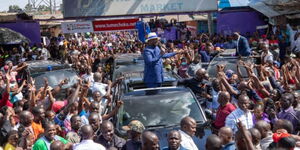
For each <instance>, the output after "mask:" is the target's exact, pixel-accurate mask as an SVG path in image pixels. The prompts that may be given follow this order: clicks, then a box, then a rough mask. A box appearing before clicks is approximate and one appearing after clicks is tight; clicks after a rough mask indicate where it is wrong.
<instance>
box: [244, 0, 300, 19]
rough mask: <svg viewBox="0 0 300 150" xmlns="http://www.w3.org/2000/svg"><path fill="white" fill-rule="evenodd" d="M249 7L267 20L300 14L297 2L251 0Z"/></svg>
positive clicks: (299, 2) (289, 0)
mask: <svg viewBox="0 0 300 150" xmlns="http://www.w3.org/2000/svg"><path fill="white" fill-rule="evenodd" d="M249 6H250V7H252V8H253V9H255V10H257V11H259V12H261V13H262V14H264V15H265V16H267V17H269V18H272V17H276V16H281V15H295V14H300V1H299V0H252V1H251V2H250V4H249Z"/></svg>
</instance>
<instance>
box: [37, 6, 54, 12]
mask: <svg viewBox="0 0 300 150" xmlns="http://www.w3.org/2000/svg"><path fill="white" fill-rule="evenodd" d="M37 10H38V11H50V10H51V9H50V7H48V6H46V5H40V6H39V7H38V9H37Z"/></svg>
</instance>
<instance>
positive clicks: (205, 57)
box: [199, 50, 210, 62]
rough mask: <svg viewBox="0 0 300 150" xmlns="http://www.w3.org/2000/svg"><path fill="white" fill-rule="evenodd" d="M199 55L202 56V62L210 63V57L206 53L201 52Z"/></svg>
mask: <svg viewBox="0 0 300 150" xmlns="http://www.w3.org/2000/svg"><path fill="white" fill-rule="evenodd" d="M199 54H200V55H201V62H210V56H209V54H207V52H206V51H202V50H200V51H199Z"/></svg>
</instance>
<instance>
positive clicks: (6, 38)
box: [0, 28, 30, 45]
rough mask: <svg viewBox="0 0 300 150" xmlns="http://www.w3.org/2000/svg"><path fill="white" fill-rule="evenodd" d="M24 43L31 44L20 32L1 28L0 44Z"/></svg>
mask: <svg viewBox="0 0 300 150" xmlns="http://www.w3.org/2000/svg"><path fill="white" fill-rule="evenodd" d="M22 42H26V43H29V42H30V40H29V39H28V38H26V37H25V36H24V35H22V34H21V33H19V32H16V31H13V30H11V29H8V28H0V44H2V45H9V44H20V43H22Z"/></svg>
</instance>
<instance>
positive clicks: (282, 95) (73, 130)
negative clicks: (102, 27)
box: [0, 21, 300, 150]
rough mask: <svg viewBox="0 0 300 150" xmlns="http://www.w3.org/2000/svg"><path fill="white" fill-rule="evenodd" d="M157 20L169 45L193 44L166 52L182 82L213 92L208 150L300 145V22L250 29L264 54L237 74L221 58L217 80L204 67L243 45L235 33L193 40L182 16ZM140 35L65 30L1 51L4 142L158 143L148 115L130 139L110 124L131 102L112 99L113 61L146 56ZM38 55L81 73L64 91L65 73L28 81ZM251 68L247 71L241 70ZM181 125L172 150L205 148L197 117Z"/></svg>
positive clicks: (24, 145) (255, 47) (198, 91)
mask: <svg viewBox="0 0 300 150" xmlns="http://www.w3.org/2000/svg"><path fill="white" fill-rule="evenodd" d="M149 26H150V28H151V30H152V31H155V32H157V34H158V35H161V36H162V38H161V39H162V43H163V44H164V45H165V48H166V50H167V51H168V52H176V51H179V50H184V51H185V53H182V54H179V55H176V56H175V57H172V58H168V59H165V60H164V62H163V65H164V68H165V69H166V70H168V71H173V72H176V73H177V74H178V75H179V76H180V77H181V78H182V79H181V80H180V81H178V84H181V85H184V86H186V87H189V88H190V89H191V90H192V91H193V92H194V94H195V95H197V96H198V97H202V98H205V104H204V105H203V107H204V109H206V110H207V111H208V112H210V115H211V116H210V121H211V129H212V132H213V134H212V135H210V136H209V137H208V138H207V141H206V142H207V143H206V149H224V150H229V149H230V150H232V149H239V150H246V149H248V150H254V149H262V150H266V149H276V148H282V149H294V148H297V147H300V144H299V142H300V136H298V132H299V131H300V128H299V127H300V112H299V111H300V103H299V102H300V97H299V96H300V92H299V90H300V32H298V31H297V29H296V28H295V27H291V26H290V25H287V26H277V27H273V28H272V30H271V31H269V32H267V33H266V34H260V33H259V32H255V33H251V34H250V33H248V34H246V35H244V36H243V37H245V38H246V39H247V42H248V43H249V46H250V47H251V49H252V51H251V55H250V56H248V58H250V57H255V58H256V59H257V61H256V63H255V64H254V63H252V64H251V63H248V62H246V61H239V62H238V65H237V68H238V69H237V70H238V71H237V72H234V71H232V70H226V65H218V66H217V70H216V72H217V77H216V78H213V77H210V76H208V73H207V71H206V70H205V69H204V68H203V67H202V65H201V64H202V63H206V62H207V63H209V62H210V61H212V59H213V58H214V57H215V56H217V55H218V54H219V53H222V52H224V51H226V50H228V49H236V48H237V47H238V39H236V38H235V35H219V34H213V35H209V34H205V33H200V34H197V36H195V37H192V36H191V32H190V31H189V29H188V28H186V26H184V25H178V23H176V22H175V21H174V22H172V23H171V24H168V23H165V24H164V23H160V22H154V21H151V22H150V23H149ZM162 29H163V30H162ZM172 32H174V33H172ZM166 33H168V34H166ZM137 34H138V33H137V32H134V31H128V32H126V31H119V32H107V33H90V34H86V33H85V34H76V35H66V36H64V35H59V36H58V37H56V38H51V40H50V44H49V45H47V46H46V45H41V46H37V45H33V46H29V45H28V44H23V45H20V46H18V47H15V48H13V49H12V50H10V51H8V50H6V49H4V48H0V56H1V58H0V59H1V64H0V65H1V71H0V91H1V92H0V93H1V99H0V108H1V111H0V118H1V119H0V127H1V130H0V137H1V138H0V143H1V146H2V147H3V149H4V150H13V149H34V150H47V149H48V150H50V149H51V150H52V149H53V150H54V149H83V147H85V149H97V148H98V149H127V150H138V149H143V150H146V149H158V147H159V145H158V140H159V139H158V138H157V136H156V135H155V134H154V133H152V132H149V131H146V132H145V131H144V130H145V127H143V125H142V124H141V122H139V121H133V122H132V123H131V124H130V125H129V126H128V130H129V131H131V132H128V134H129V136H128V137H130V138H129V139H128V140H127V141H126V140H124V139H123V138H121V137H118V136H117V135H116V134H115V133H114V131H113V130H114V125H113V123H111V122H110V121H109V119H110V118H111V117H112V116H114V115H116V113H117V112H118V109H119V108H120V107H121V106H122V104H123V102H122V101H121V100H120V101H117V102H116V104H112V101H111V98H112V95H111V94H112V88H113V87H114V86H116V85H117V84H118V83H119V82H120V81H121V79H117V80H116V81H114V82H112V81H111V75H112V66H111V63H109V62H110V61H113V59H115V58H116V55H117V54H120V53H143V49H144V48H145V44H144V43H142V42H140V41H139V40H138V36H137ZM166 35H167V36H166ZM170 35H171V36H170ZM238 38H240V37H238ZM31 60H59V61H61V62H62V63H67V64H69V65H70V66H72V67H73V68H74V69H75V70H76V71H77V72H78V74H79V76H80V79H78V82H77V83H76V84H75V85H74V86H73V87H72V88H70V89H68V90H67V92H66V95H65V97H63V98H61V97H58V93H60V92H61V87H62V86H63V85H64V84H66V82H67V81H66V80H64V79H61V82H60V84H59V85H57V86H56V87H50V86H49V85H48V81H47V79H46V78H45V79H44V86H43V87H42V88H40V89H37V88H36V87H35V81H34V80H33V79H31V80H30V81H26V80H24V79H22V78H21V76H20V74H21V72H22V71H24V69H26V67H27V66H28V65H27V63H26V61H31ZM242 67H243V68H245V69H246V72H247V74H246V76H247V77H248V78H244V76H245V75H244V74H241V72H240V71H239V70H240V69H241V68H242ZM88 93H92V94H88ZM111 105H115V106H116V107H114V109H113V110H111V111H110V112H104V111H103V107H104V106H111ZM133 109H134V108H133ZM180 125H181V129H180V130H179V131H171V132H170V133H169V134H168V140H169V149H178V148H180V149H182V150H184V149H188V150H194V149H197V147H196V146H195V144H194V142H193V141H191V139H190V138H191V137H193V136H194V135H195V132H196V131H195V125H196V122H195V120H193V118H189V117H186V118H183V119H182V121H181V123H180ZM141 139H142V142H141ZM52 140H53V141H55V142H52ZM161 148H162V147H161Z"/></svg>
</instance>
